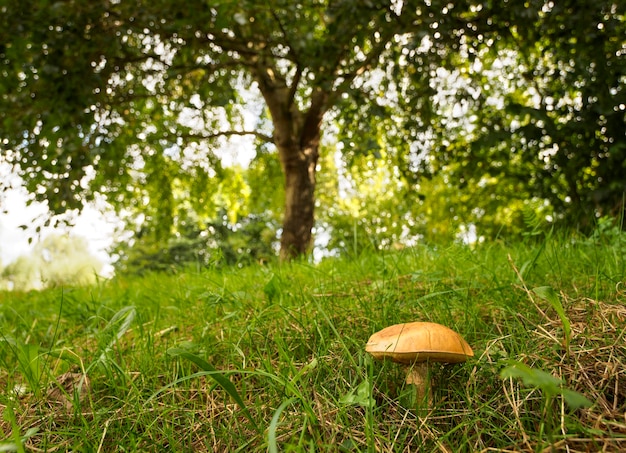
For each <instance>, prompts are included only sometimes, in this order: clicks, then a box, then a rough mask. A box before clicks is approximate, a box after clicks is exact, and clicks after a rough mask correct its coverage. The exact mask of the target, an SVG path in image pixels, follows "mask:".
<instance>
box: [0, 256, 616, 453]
mask: <svg viewBox="0 0 626 453" xmlns="http://www.w3.org/2000/svg"><path fill="white" fill-rule="evenodd" d="M446 253H448V255H446ZM462 253H463V254H462V255H461V253H460V252H458V251H456V250H454V249H452V250H451V251H442V252H441V253H440V255H441V256H442V258H438V256H439V255H436V254H429V255H428V260H426V259H425V258H423V257H421V256H420V255H418V254H417V252H416V253H415V254H414V255H412V254H410V253H409V252H408V251H403V252H402V254H399V255H394V256H392V257H383V258H384V260H382V259H381V258H380V257H378V256H372V257H371V258H370V260H371V262H363V261H361V262H348V263H344V262H340V263H339V264H338V265H337V266H336V267H333V268H331V270H330V271H329V270H323V268H320V269H312V268H309V267H306V266H301V267H298V266H293V267H290V268H282V269H268V268H258V269H248V270H244V271H238V272H233V273H232V274H218V275H213V274H200V275H196V276H194V275H192V274H186V275H182V274H180V275H178V276H176V277H163V276H157V277H155V278H154V280H141V281H137V282H122V284H118V285H115V284H114V283H112V284H111V285H110V286H109V287H107V288H105V289H104V290H102V292H101V293H100V294H93V293H92V294H89V295H86V294H84V293H76V296H75V297H74V299H71V300H70V298H69V296H65V297H66V302H65V305H64V306H63V309H64V310H59V308H58V306H57V307H52V308H50V310H49V311H46V310H45V308H44V307H45V306H44V304H45V303H49V301H50V299H54V298H53V297H51V294H53V293H51V292H48V293H42V294H41V296H35V295H29V296H24V299H23V300H22V302H23V303H24V304H26V303H27V302H29V300H30V299H29V298H34V299H36V300H33V301H32V302H30V303H31V305H30V306H28V305H24V306H25V308H24V313H34V312H37V311H38V310H39V312H40V313H41V315H38V316H37V320H38V321H37V322H34V321H32V320H27V321H25V322H23V326H26V328H25V329H23V330H26V333H25V334H24V335H23V337H19V335H18V334H19V331H20V328H22V327H23V326H20V325H18V326H17V327H15V328H14V330H13V331H12V335H13V337H14V338H15V341H16V343H15V345H14V346H11V347H8V342H6V341H5V342H4V344H2V343H0V346H3V349H0V360H2V362H0V363H1V364H2V365H3V366H2V369H0V388H1V389H3V391H2V392H0V411H1V412H2V414H3V416H2V418H1V419H0V434H1V435H2V438H3V439H4V440H5V444H4V445H3V446H8V447H11V448H13V449H14V450H15V451H20V448H23V451H78V450H82V451H94V452H108V451H154V452H162V451H182V452H187V451H249V452H257V451H258V452H260V451H267V450H268V448H269V447H270V446H271V442H270V437H271V436H270V433H272V435H273V438H274V439H275V443H276V446H277V447H278V450H279V451H305V450H306V451H329V452H335V451H345V452H359V451H377V452H384V453H391V452H394V453H395V452H414V451H429V452H430V451H437V452H458V451H461V452H465V451H467V452H476V451H484V452H492V451H493V452H495V451H500V452H507V451H510V452H538V451H563V452H568V453H574V452H588V451H592V452H596V451H608V452H617V451H626V363H625V362H626V337H625V336H626V291H624V288H623V286H620V285H622V283H620V284H618V285H617V286H615V284H614V283H612V284H613V286H612V287H609V286H608V283H607V282H608V281H609V279H606V280H603V281H601V282H597V281H594V282H593V285H596V286H590V283H589V282H590V281H583V283H584V284H579V285H577V286H576V285H565V284H561V285H560V286H558V290H559V293H560V294H559V297H560V301H561V303H562V305H563V308H564V310H565V315H566V317H567V319H568V320H569V323H570V325H571V338H570V341H569V345H568V347H566V344H567V343H566V342H564V331H563V325H562V318H561V316H559V314H558V313H557V312H556V311H555V310H554V309H553V308H552V307H549V306H547V305H546V304H541V301H534V302H535V305H533V300H532V299H531V298H532V297H533V295H532V292H531V291H528V290H527V289H526V287H525V285H524V284H522V285H521V286H520V278H519V275H516V274H515V272H514V270H513V269H512V268H511V266H507V259H506V253H499V254H498V255H497V256H495V255H496V254H495V253H494V257H489V258H487V257H485V256H484V255H480V254H475V253H469V252H467V251H462ZM436 259H440V260H441V261H429V260H436ZM451 263H452V264H451ZM485 269H486V270H485ZM426 270H428V271H426ZM570 270H571V269H566V270H565V272H569V271H570ZM245 272H247V273H248V274H245ZM572 273H573V272H572ZM537 274H540V275H541V276H542V277H541V279H538V280H539V281H538V282H535V284H545V283H544V280H545V281H554V280H555V279H554V278H553V276H551V275H546V274H545V271H544V269H539V270H538V271H537ZM587 274H589V272H587ZM587 274H585V275H587ZM543 276H545V277H543ZM270 279H274V280H275V282H276V285H277V286H276V288H275V290H276V293H275V294H274V295H273V297H274V301H273V302H271V301H269V300H268V298H267V294H265V293H264V292H263V285H264V284H265V282H267V281H269V280H270ZM216 282H218V283H216ZM585 285H587V287H585ZM598 288H599V290H598ZM592 294H600V296H601V297H595V298H594V297H590V295H592ZM37 297H40V299H37ZM89 299H91V301H92V303H90V304H86V303H85V300H89ZM597 299H601V300H597ZM129 300H132V302H133V304H134V306H135V307H136V318H135V319H134V320H133V322H132V323H131V324H130V325H129V326H127V327H128V328H125V329H123V330H119V329H120V327H119V326H120V325H121V324H114V323H111V322H110V320H111V319H112V318H114V317H115V314H116V313H120V312H122V313H129V312H123V310H124V307H126V306H127V304H128V301H129ZM5 306H6V305H5ZM16 306H17V305H16ZM60 312H62V313H61V314H60V315H59V313H60ZM7 313H8V314H10V313H9V312H8V311H7V310H5V311H4V312H3V316H8V314H7ZM20 316H22V317H25V315H23V314H20ZM59 316H60V317H61V319H60V320H59V325H60V326H62V329H61V330H62V331H60V332H59V334H58V335H57V336H56V337H54V344H58V345H59V347H60V348H64V349H66V350H69V351H73V354H74V355H75V356H76V357H79V362H80V366H73V365H72V366H70V365H68V363H69V362H67V361H66V360H65V359H61V358H58V357H57V358H49V357H48V353H47V350H43V351H40V352H39V356H40V357H44V358H45V357H48V359H47V361H46V364H47V368H46V367H44V368H42V378H41V382H40V383H41V388H40V389H39V391H35V390H34V389H32V388H29V389H26V387H21V386H22V385H24V384H27V383H28V382H26V379H25V376H26V371H27V370H26V369H25V367H24V364H23V363H21V362H20V363H18V362H16V360H15V357H16V356H17V353H18V352H19V350H18V349H19V346H18V345H19V344H26V343H28V344H32V343H38V344H49V342H51V340H50V333H49V331H50V329H49V328H48V329H45V328H44V326H46V325H48V326H49V325H54V324H55V323H56V320H57V318H58V317H59ZM120 319H122V318H120ZM404 320H430V321H435V322H442V323H444V324H448V325H450V326H451V327H454V328H455V329H456V330H458V331H459V332H461V333H462V334H463V335H464V336H465V338H466V339H467V340H468V341H469V342H470V344H471V345H472V347H473V348H474V350H475V352H476V356H475V358H474V360H473V361H471V362H468V363H466V364H463V365H456V366H451V367H443V366H441V367H438V366H435V367H433V370H434V375H433V378H434V382H435V385H434V394H433V399H434V404H433V407H432V409H431V410H430V412H428V413H427V414H424V413H423V412H417V411H415V410H414V408H413V407H411V405H410V404H409V398H407V396H408V394H410V389H407V388H405V384H404V376H403V372H402V370H401V369H400V368H399V367H396V366H394V365H393V364H389V363H378V362H373V361H372V360H370V358H369V357H368V356H367V355H366V354H365V353H364V351H363V347H364V344H365V342H366V340H367V338H368V337H369V335H370V334H371V333H372V332H373V331H374V330H377V329H378V328H380V327H383V326H384V325H389V324H391V323H396V322H399V321H404ZM7 323H9V324H6V325H7V326H8V325H11V326H15V325H16V323H15V320H11V319H8V318H7ZM10 323H12V324H10ZM115 338H117V339H116V340H115V341H113V340H112V339H115ZM18 340H19V341H18ZM47 342H48V343H47ZM171 347H177V348H187V350H189V351H190V352H192V353H193V354H196V355H197V356H198V357H201V358H203V359H205V360H207V361H208V362H210V363H211V365H212V366H214V367H215V368H216V369H218V370H219V371H220V372H221V373H223V375H224V376H225V377H227V378H228V379H229V380H230V382H231V383H232V384H233V385H234V387H235V388H236V391H237V392H238V394H239V396H240V397H241V399H242V401H243V404H244V406H245V407H246V409H247V410H248V411H249V413H250V414H251V416H252V418H253V419H254V420H255V421H256V423H257V424H258V426H259V429H258V430H257V429H255V427H254V426H253V424H252V423H251V422H250V421H249V420H248V419H247V418H246V417H245V414H244V411H243V410H242V408H241V407H239V406H238V405H237V404H235V402H234V400H233V398H232V397H231V395H229V394H228V392H227V391H225V390H224V388H222V387H221V386H220V385H218V384H216V381H215V380H214V379H213V377H212V375H211V374H210V373H204V374H203V373H202V372H201V371H202V370H201V369H199V368H198V366H196V365H193V364H192V363H190V362H189V361H186V360H183V359H181V358H176V357H172V356H171V355H170V354H168V353H167V351H168V350H169V349H170V348H171ZM107 348H108V349H110V351H109V352H107V353H106V354H104V356H103V351H104V350H105V349H107ZM25 351H28V348H25ZM102 357H104V359H101V358H102ZM103 360H104V361H103ZM510 360H516V361H519V362H523V363H525V364H527V365H528V366H531V367H533V368H535V369H539V370H543V371H546V372H549V373H550V374H551V375H553V376H555V377H558V378H560V379H562V381H563V382H564V386H565V388H567V389H571V390H574V391H577V392H579V393H581V394H583V395H585V396H586V397H587V398H589V399H590V400H591V401H592V402H593V405H592V406H591V407H589V408H586V409H578V410H575V411H573V410H571V409H569V408H568V406H567V404H565V402H564V401H563V399H562V398H561V397H556V398H554V399H553V400H550V401H548V400H547V399H546V395H545V394H544V393H542V391H541V390H540V389H536V388H525V387H524V386H523V385H522V383H521V382H519V381H517V380H512V379H502V378H500V371H501V370H502V368H503V367H505V366H506V364H507V363H508V361H510ZM81 370H82V371H81ZM16 388H17V389H24V391H20V392H19V394H17V393H15V392H14V391H13V389H16ZM359 389H362V390H364V391H363V393H359ZM282 405H284V406H283V410H282V412H281V413H280V414H278V413H277V410H278V408H279V407H281V406H282ZM273 420H275V424H272V421H273ZM18 437H21V438H22V439H21V440H20V441H19V442H18V440H17V439H18Z"/></svg>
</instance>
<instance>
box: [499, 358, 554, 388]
mask: <svg viewBox="0 0 626 453" xmlns="http://www.w3.org/2000/svg"><path fill="white" fill-rule="evenodd" d="M500 377H501V378H502V379H508V378H518V379H521V380H522V383H523V384H524V385H525V386H526V387H535V388H540V389H541V390H543V391H545V392H547V393H550V394H552V395H555V394H557V393H559V387H560V386H561V384H562V383H563V381H561V380H560V379H558V378H555V377H554V376H552V375H551V374H549V373H546V372H545V371H542V370H537V369H534V368H531V367H529V366H528V365H525V364H523V363H520V362H512V365H510V366H508V367H506V368H504V369H503V370H502V371H500Z"/></svg>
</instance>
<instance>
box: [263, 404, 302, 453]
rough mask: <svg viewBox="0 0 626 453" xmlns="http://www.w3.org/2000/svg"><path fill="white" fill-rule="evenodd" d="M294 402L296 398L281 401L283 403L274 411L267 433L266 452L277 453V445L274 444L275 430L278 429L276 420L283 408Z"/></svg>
mask: <svg viewBox="0 0 626 453" xmlns="http://www.w3.org/2000/svg"><path fill="white" fill-rule="evenodd" d="M294 401H297V398H289V399H288V400H286V401H283V403H282V404H281V405H280V406H278V409H276V412H274V416H273V417H272V421H271V422H270V427H269V429H268V432H267V445H268V446H267V451H268V452H269V453H278V444H277V443H276V428H277V427H278V419H279V418H280V414H282V412H283V411H284V410H285V408H286V407H287V406H289V405H290V404H292V403H293V402H294Z"/></svg>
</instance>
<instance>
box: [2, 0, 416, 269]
mask: <svg viewBox="0 0 626 453" xmlns="http://www.w3.org/2000/svg"><path fill="white" fill-rule="evenodd" d="M2 13H3V24H2V28H3V32H2V42H3V43H4V44H3V47H2V49H1V52H0V55H1V58H2V60H3V63H4V64H5V68H6V69H4V70H3V71H2V73H1V75H2V77H1V80H2V82H1V85H0V86H1V88H0V90H1V91H0V94H1V97H2V103H3V109H2V113H0V119H1V121H2V128H3V129H2V141H3V146H4V147H5V148H7V149H10V150H11V152H10V153H8V154H6V156H5V157H6V159H7V160H9V161H10V162H12V163H13V164H16V165H18V166H19V168H20V171H21V173H22V175H23V176H24V177H25V179H26V180H27V182H28V185H29V188H30V189H31V190H32V191H33V192H34V193H35V194H38V196H39V197H40V198H43V197H44V196H45V197H46V198H47V199H48V200H49V205H50V207H51V208H52V209H53V211H55V212H58V211H64V210H67V209H72V208H77V207H80V206H81V204H82V203H83V202H84V201H85V200H89V198H90V197H93V196H94V194H96V193H100V194H104V195H105V196H106V197H107V199H108V200H109V201H110V202H111V203H113V204H115V205H119V206H125V207H126V206H128V205H130V206H131V207H132V206H133V205H134V206H135V207H139V206H140V205H143V202H144V201H145V200H149V201H150V203H151V204H152V205H153V207H152V208H151V209H149V210H148V212H149V216H148V218H149V220H152V221H153V224H154V225H155V228H156V229H157V232H156V233H157V235H166V234H167V233H168V232H169V231H170V229H171V225H172V219H174V218H175V215H176V209H177V208H176V203H175V200H174V195H173V194H174V192H175V186H176V185H177V184H180V183H181V182H184V183H185V184H187V185H189V186H193V187H194V189H195V193H196V195H198V198H197V199H196V200H195V201H194V203H195V204H196V205H197V206H196V207H197V208H198V209H199V211H200V212H201V213H202V212H203V210H204V209H203V206H201V203H202V200H203V199H204V198H203V197H202V196H201V195H202V194H203V192H207V191H210V190H211V184H212V182H213V181H212V179H214V178H213V176H219V174H220V171H221V167H220V164H219V161H218V159H217V158H216V157H215V155H214V153H213V152H212V151H213V150H214V149H215V147H217V146H220V145H224V141H223V140H221V139H223V138H225V137H231V136H234V135H245V134H250V135H253V136H255V137H256V138H257V139H259V140H261V141H267V142H272V143H273V145H274V146H275V147H276V149H277V151H278V155H279V157H280V163H281V167H282V170H283V173H284V178H285V180H284V181H285V182H284V189H285V192H284V193H285V203H284V215H283V226H282V234H281V256H282V257H283V258H290V257H293V256H296V255H299V254H302V253H305V252H306V251H307V250H308V248H309V246H310V242H311V229H312V227H313V223H314V215H313V210H314V191H315V174H316V171H317V164H318V157H319V149H318V146H319V140H320V136H321V125H322V121H323V117H324V114H325V113H326V112H327V111H328V110H329V109H330V108H331V107H332V106H333V105H335V104H336V103H337V102H338V100H339V99H340V98H341V96H342V95H343V94H345V93H347V92H349V91H350V90H351V89H352V88H353V86H354V83H355V80H356V79H357V78H359V77H364V74H365V73H367V72H369V71H372V70H373V69H375V68H377V67H380V66H382V65H383V64H384V58H382V56H383V54H385V52H386V50H387V48H388V47H389V46H390V45H391V44H395V43H394V37H397V36H400V35H402V34H403V33H404V32H407V31H410V30H411V29H413V28H414V24H413V22H414V20H416V19H417V16H416V9H415V7H413V6H408V5H405V7H402V3H401V2H398V3H396V4H394V3H391V2H374V1H366V2H362V3H361V2H356V3H355V2H352V1H336V2H305V3H294V2H290V1H275V2H271V3H270V4H268V3H267V2H260V1H244V2H233V1H224V2H216V3H215V4H214V5H213V6H207V5H206V4H205V3H204V2H187V3H185V4H184V5H183V4H181V5H176V4H173V3H172V2H169V1H158V0H157V1H156V2H155V1H151V2H132V3H128V2H115V3H114V2H108V1H102V2H87V1H72V2H63V1H61V2H57V3H54V4H52V5H50V4H48V3H44V2H39V1H27V2H9V3H8V4H7V5H5V6H3V7H2ZM246 88H249V89H251V90H252V91H254V92H258V93H259V94H260V96H261V97H262V99H263V101H264V104H265V106H266V107H267V110H268V112H269V116H270V118H271V125H272V128H271V129H272V130H270V131H267V132H264V131H262V130H261V129H259V128H252V129H246V128H245V126H246V124H245V121H244V113H245V107H246V106H245V105H242V103H241V101H242V99H241V92H242V90H243V89H246ZM183 118H185V121H183ZM225 123H228V124H229V125H230V126H231V127H230V128H228V129H225V128H224V126H225ZM199 181H201V182H202V184H201V187H198V184H199Z"/></svg>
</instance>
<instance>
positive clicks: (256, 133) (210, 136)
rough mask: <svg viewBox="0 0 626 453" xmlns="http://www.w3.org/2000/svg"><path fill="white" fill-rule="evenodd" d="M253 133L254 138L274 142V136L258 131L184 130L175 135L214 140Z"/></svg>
mask: <svg viewBox="0 0 626 453" xmlns="http://www.w3.org/2000/svg"><path fill="white" fill-rule="evenodd" d="M246 135H253V136H255V137H256V138H258V139H260V140H262V141H264V142H266V143H274V138H273V137H272V136H270V135H267V134H264V133H263V132H259V131H219V132H214V133H212V134H202V133H194V132H185V133H179V134H176V136H177V137H181V138H191V139H198V140H215V139H216V138H219V137H233V136H246Z"/></svg>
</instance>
